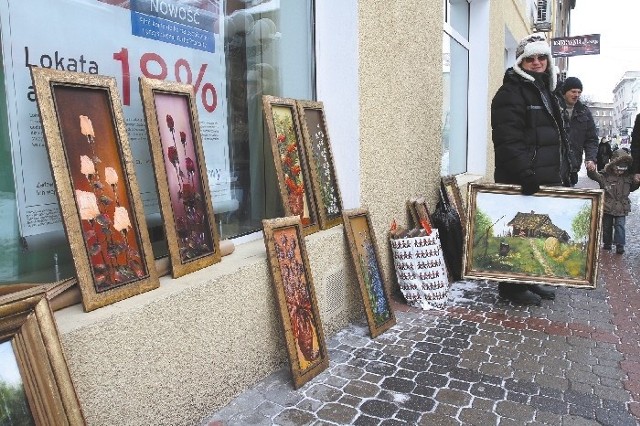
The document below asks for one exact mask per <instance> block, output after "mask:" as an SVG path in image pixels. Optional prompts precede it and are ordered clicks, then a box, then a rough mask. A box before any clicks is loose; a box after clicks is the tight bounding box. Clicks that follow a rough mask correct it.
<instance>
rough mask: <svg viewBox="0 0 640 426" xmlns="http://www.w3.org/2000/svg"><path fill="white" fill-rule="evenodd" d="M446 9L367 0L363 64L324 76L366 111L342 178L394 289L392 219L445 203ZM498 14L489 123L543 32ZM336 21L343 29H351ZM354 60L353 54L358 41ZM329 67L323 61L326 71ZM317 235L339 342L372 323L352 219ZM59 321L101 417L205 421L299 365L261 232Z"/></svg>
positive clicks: (401, 0)
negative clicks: (286, 337) (530, 36)
mask: <svg viewBox="0 0 640 426" xmlns="http://www.w3.org/2000/svg"><path fill="white" fill-rule="evenodd" d="M474 1H484V0H474ZM318 3H322V2H318ZM442 13H443V11H442V4H441V2H416V1H413V0H398V1H394V2H389V1H386V0H360V1H359V2H357V24H356V23H355V22H354V23H353V25H357V31H352V30H353V28H350V29H348V30H347V31H348V32H351V33H352V34H356V36H357V40H353V42H354V43H355V46H356V47H355V48H354V50H355V51H353V54H354V55H356V57H357V58H358V59H357V69H355V68H354V69H353V70H352V71H351V72H350V71H349V69H348V68H347V70H346V71H345V72H346V75H341V74H340V73H338V72H335V73H334V76H333V77H329V76H330V75H331V73H330V72H329V71H324V72H323V74H322V76H321V77H319V81H321V82H322V84H321V85H322V88H319V93H321V94H322V95H323V97H326V98H327V99H328V98H331V99H328V102H327V103H326V104H327V116H328V117H329V123H328V125H329V127H330V129H332V127H331V121H330V120H331V117H337V116H339V115H340V114H341V110H340V108H341V105H343V104H349V108H347V111H348V114H350V115H351V117H354V118H353V120H355V123H353V125H349V123H348V122H344V121H343V122H341V125H340V126H338V128H337V131H336V132H333V131H332V132H331V137H332V141H333V142H334V143H335V141H341V143H342V141H344V143H350V142H349V137H350V135H352V134H353V133H352V132H353V129H354V128H355V129H357V130H356V134H358V135H359V137H358V140H357V141H354V142H353V143H357V144H359V149H358V150H357V153H353V152H352V151H351V150H349V149H347V150H346V151H345V152H346V154H345V155H348V156H349V158H351V161H353V162H357V164H346V165H345V164H342V165H341V166H340V168H339V172H340V169H342V170H346V173H343V175H346V176H347V177H348V178H347V179H344V178H342V176H339V177H341V179H342V180H341V186H343V187H344V186H345V185H357V184H358V181H359V186H360V191H359V192H360V200H359V201H360V204H361V205H362V206H363V207H366V208H368V209H369V211H370V214H371V219H372V223H373V226H374V231H375V233H376V235H377V240H378V243H379V246H380V248H381V255H382V258H383V259H382V263H383V265H384V267H385V276H386V277H387V278H389V280H388V282H389V283H393V282H394V281H395V280H394V279H393V271H392V269H391V263H390V257H389V253H388V248H387V247H388V245H387V244H386V239H387V230H388V228H389V225H390V223H391V221H392V220H393V219H397V220H398V222H399V223H402V224H406V222H407V213H406V210H405V201H406V200H407V199H408V198H409V197H411V196H415V195H419V194H420V195H426V196H427V201H428V202H429V205H430V206H434V207H435V202H436V199H437V198H436V196H437V195H436V194H437V188H438V182H439V178H440V174H439V170H440V156H441V136H440V135H441V124H440V116H441V106H442V96H443V94H442V83H441V79H442V50H441V49H442V48H441V46H442ZM488 19H489V22H488V25H489V36H488V40H487V41H488V46H478V47H476V48H479V49H486V48H488V52H489V55H488V58H487V62H488V64H487V66H488V69H489V73H488V99H479V100H478V99H476V100H475V101H476V102H479V104H480V105H482V107H481V108H478V109H479V110H480V111H474V112H472V113H473V114H484V116H485V119H486V121H487V123H488V120H489V115H488V108H489V105H490V101H491V97H492V96H493V94H494V93H495V91H496V90H497V88H498V87H499V86H500V84H501V82H502V76H503V74H504V70H505V59H504V58H505V46H506V45H507V44H509V43H510V46H507V47H510V48H511V49H512V50H513V49H514V48H515V46H514V45H513V40H514V39H519V38H521V37H522V36H524V35H526V34H527V33H528V32H529V31H528V30H527V28H530V24H527V18H526V15H525V13H524V2H522V1H519V0H501V1H497V2H491V3H490V13H489V17H488ZM528 25H529V26H528ZM329 29H330V30H332V31H340V26H335V27H333V28H329ZM507 29H508V31H507ZM318 36H319V41H318V46H320V49H321V50H322V51H323V52H324V53H322V52H320V53H319V57H324V58H325V59H324V60H323V61H328V60H330V59H331V55H330V54H329V53H330V52H331V49H332V45H331V44H330V43H338V42H340V37H332V38H323V36H322V34H321V33H320V34H319V35H318ZM330 40H333V41H330ZM509 40H511V41H510V42H509ZM350 42H351V40H344V39H343V40H342V43H350ZM323 43H329V45H326V44H323ZM333 47H335V48H337V47H336V46H333ZM328 52H329V53H328ZM512 53H513V52H512ZM341 54H342V55H346V56H348V52H347V53H346V54H345V52H344V49H341ZM346 56H345V57H346ZM506 56H508V55H506ZM327 64H328V62H323V63H322V64H319V67H318V69H319V70H320V72H321V71H322V69H326V68H323V67H326V66H327ZM336 66H339V64H337V65H336ZM355 72H357V75H356V76H355V78H354V79H353V81H355V82H356V83H354V84H357V87H351V88H348V90H347V91H346V92H345V91H344V90H340V91H335V90H334V91H331V90H330V88H331V87H332V81H334V82H335V83H336V87H339V86H340V85H339V84H338V80H340V79H342V80H344V79H345V78H346V79H351V78H353V77H354V75H353V74H352V73H355ZM331 78H333V79H334V80H331ZM471 84H473V76H471ZM344 93H347V95H346V96H344V95H343V94H344ZM341 95H342V96H343V98H340V97H341ZM321 100H322V99H321ZM354 105H355V106H356V108H354V107H353V106H354ZM476 119H477V117H476ZM490 130H491V129H490V127H489V126H487V131H486V132H487V135H486V137H484V136H483V135H480V136H479V137H477V136H476V135H474V136H476V137H474V139H473V143H475V144H480V145H481V146H482V144H484V146H482V148H481V149H480V150H479V152H486V153H487V159H486V170H487V175H486V176H485V175H479V176H473V177H470V178H468V179H463V181H467V180H471V179H486V180H492V172H493V164H494V161H493V149H492V146H491V143H490ZM354 175H355V178H354ZM349 177H351V178H352V179H355V181H350V180H349ZM351 203H352V202H350V204H351ZM305 241H306V245H307V249H308V252H309V258H310V263H311V274H312V277H313V280H314V284H315V288H316V294H317V296H318V303H319V308H320V312H321V318H322V321H323V325H324V331H325V335H326V336H327V337H330V336H331V335H333V334H334V333H336V332H337V331H338V330H340V329H341V328H343V327H344V326H345V325H347V324H348V323H349V322H352V321H355V320H360V321H363V320H364V314H363V311H362V302H361V300H360V296H359V290H358V288H357V281H356V277H355V275H354V272H353V266H352V265H351V260H350V258H349V252H348V249H347V247H346V243H345V238H344V236H343V229H342V227H341V226H337V227H334V228H332V229H330V230H327V231H321V232H319V233H316V234H313V235H310V236H308V237H306V238H305ZM56 321H57V323H58V327H59V329H60V332H61V339H62V343H63V347H64V350H65V353H66V356H67V359H68V364H69V369H70V372H71V375H72V378H73V381H74V383H75V386H76V389H77V392H78V395H79V398H80V401H81V404H82V408H83V410H84V413H85V416H86V418H87V420H88V423H89V424H91V425H113V424H127V425H148V424H172V425H181V424H184V425H193V424H197V423H198V422H199V421H200V420H201V419H203V418H204V417H206V416H207V415H209V414H211V413H212V412H214V411H215V410H217V409H219V408H221V407H223V406H224V405H226V404H227V403H228V402H229V401H230V400H231V399H233V398H234V397H235V396H237V395H238V394H239V393H240V392H242V391H243V390H246V389H247V388H249V387H251V386H252V385H253V384H255V383H256V382H257V381H259V380H261V379H262V378H264V377H265V376H267V375H268V374H270V373H271V372H272V371H274V370H275V369H277V368H279V367H281V366H283V365H285V364H286V363H287V359H286V351H285V344H284V341H283V337H282V331H281V328H280V324H279V319H278V312H277V311H276V304H275V299H274V294H273V290H272V287H271V280H270V276H269V271H268V264H267V259H266V254H265V250H264V246H263V243H262V241H261V240H258V241H253V242H249V243H245V244H242V245H240V246H238V247H237V248H236V251H235V252H234V253H233V254H231V255H229V256H226V257H225V258H223V260H222V262H221V263H219V264H217V265H214V266H212V267H209V268H206V269H204V270H201V271H198V272H196V273H193V274H190V275H187V276H184V277H182V278H179V279H175V280H174V279H171V278H170V277H163V278H162V279H161V287H160V288H159V289H157V290H154V291H152V292H148V293H145V294H141V295H138V296H136V297H134V298H131V299H127V300H124V301H122V302H119V303H116V304H114V305H111V306H108V307H104V308H101V309H98V310H96V311H93V312H90V313H84V312H82V309H81V307H80V306H79V305H76V306H72V307H69V308H66V309H63V310H61V311H58V312H56Z"/></svg>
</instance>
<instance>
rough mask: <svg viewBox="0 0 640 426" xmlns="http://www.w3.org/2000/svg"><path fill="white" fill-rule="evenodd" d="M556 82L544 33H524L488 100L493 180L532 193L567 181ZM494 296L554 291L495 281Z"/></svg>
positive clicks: (530, 299) (529, 300)
mask: <svg viewBox="0 0 640 426" xmlns="http://www.w3.org/2000/svg"><path fill="white" fill-rule="evenodd" d="M555 84H556V73H555V67H554V66H553V64H552V63H551V48H550V46H549V44H548V43H547V41H546V38H545V36H544V34H541V33H535V34H531V35H529V36H528V37H526V38H524V39H523V40H522V41H521V42H520V44H519V45H518V48H517V50H516V63H515V65H514V66H513V67H512V68H509V69H508V70H507V71H506V73H505V75H504V79H503V84H502V86H501V87H500V88H499V89H498V91H497V93H496V94H495V96H494V98H493V101H492V102H491V127H492V129H493V146H494V151H495V172H494V179H495V181H496V182H497V183H507V184H516V185H521V187H522V193H523V194H524V195H532V194H534V193H536V192H537V191H538V190H539V189H540V185H547V186H569V185H570V173H571V172H577V171H578V167H579V165H574V164H572V158H573V155H572V149H571V146H570V144H569V142H568V139H567V135H566V132H565V130H564V122H563V119H562V112H561V109H560V106H559V104H558V100H557V98H556V97H555V96H554V95H553V89H554V87H555ZM499 292H500V296H501V297H503V298H506V299H509V300H511V301H512V302H515V303H519V304H526V305H531V304H535V305H538V304H540V299H541V298H545V299H553V298H555V293H554V292H553V291H552V290H549V289H546V288H544V287H541V286H537V285H523V284H517V283H508V282H501V283H499Z"/></svg>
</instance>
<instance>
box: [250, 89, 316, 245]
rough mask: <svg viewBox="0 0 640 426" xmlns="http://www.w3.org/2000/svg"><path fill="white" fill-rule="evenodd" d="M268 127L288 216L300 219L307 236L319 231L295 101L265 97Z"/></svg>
mask: <svg viewBox="0 0 640 426" xmlns="http://www.w3.org/2000/svg"><path fill="white" fill-rule="evenodd" d="M262 104H263V108H264V117H265V124H266V126H267V129H268V132H269V139H270V140H271V150H272V152H273V160H274V162H275V168H276V174H277V177H278V185H279V187H280V196H281V198H282V203H283V207H284V214H285V216H298V217H299V218H300V221H301V223H302V226H303V228H304V233H305V235H308V234H310V233H313V232H316V231H317V230H318V229H319V222H318V215H317V212H316V204H315V200H314V197H313V187H312V184H311V180H310V177H309V164H308V161H307V157H306V152H305V149H304V141H303V139H302V133H301V131H300V121H299V120H298V113H297V110H296V102H295V100H293V99H285V98H277V97H274V96H263V97H262Z"/></svg>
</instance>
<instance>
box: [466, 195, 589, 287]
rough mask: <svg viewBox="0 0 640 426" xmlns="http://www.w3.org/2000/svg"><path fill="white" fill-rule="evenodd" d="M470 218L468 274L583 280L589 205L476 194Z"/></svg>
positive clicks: (562, 199)
mask: <svg viewBox="0 0 640 426" xmlns="http://www.w3.org/2000/svg"><path fill="white" fill-rule="evenodd" d="M474 213H475V214H474V218H473V220H474V223H473V226H472V230H473V232H472V234H471V235H470V238H471V239H472V240H471V241H470V244H471V249H472V253H471V262H472V269H474V270H476V271H487V272H493V273H505V274H509V275H516V276H531V277H551V278H560V279H562V278H566V279H572V280H573V279H584V278H586V275H587V266H588V264H587V262H588V256H587V252H588V250H587V247H588V243H589V237H590V235H591V223H592V220H591V215H592V200H590V199H570V198H555V197H531V196H523V195H519V194H498V193H478V194H477V197H476V208H475V211H474Z"/></svg>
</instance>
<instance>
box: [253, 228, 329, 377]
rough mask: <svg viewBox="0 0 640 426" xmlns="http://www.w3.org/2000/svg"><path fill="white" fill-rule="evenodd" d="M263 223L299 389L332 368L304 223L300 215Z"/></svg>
mask: <svg viewBox="0 0 640 426" xmlns="http://www.w3.org/2000/svg"><path fill="white" fill-rule="evenodd" d="M262 223H263V226H264V243H265V246H266V249H267V254H268V258H269V266H270V268H271V276H272V278H273V286H274V291H275V293H276V298H277V302H278V308H279V311H280V319H281V323H282V325H283V328H284V332H285V340H286V343H287V352H288V355H289V365H290V368H291V374H292V376H293V382H294V386H295V387H296V388H299V387H300V386H302V385H303V384H305V383H306V382H308V381H309V380H311V379H312V378H313V377H315V376H316V375H318V374H319V373H320V372H322V371H323V370H325V369H326V368H327V367H328V365H329V358H328V354H327V347H326V344H325V340H324V332H323V330H322V323H321V322H320V312H319V310H318V302H317V300H316V294H315V289H314V286H313V280H312V277H311V270H310V269H309V260H308V257H307V250H306V246H305V244H304V236H303V231H302V224H301V222H300V218H299V217H298V216H290V217H286V218H278V219H265V220H263V221H262Z"/></svg>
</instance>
